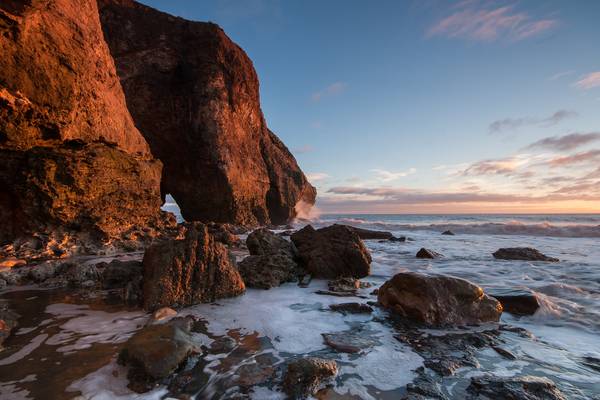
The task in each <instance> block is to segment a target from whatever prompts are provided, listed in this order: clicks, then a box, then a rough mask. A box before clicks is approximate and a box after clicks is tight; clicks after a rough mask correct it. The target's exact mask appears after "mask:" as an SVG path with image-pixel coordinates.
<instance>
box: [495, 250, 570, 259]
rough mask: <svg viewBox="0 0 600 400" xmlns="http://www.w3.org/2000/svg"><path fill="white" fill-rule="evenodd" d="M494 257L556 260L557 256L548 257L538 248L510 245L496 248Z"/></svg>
mask: <svg viewBox="0 0 600 400" xmlns="http://www.w3.org/2000/svg"><path fill="white" fill-rule="evenodd" d="M493 255H494V258H497V259H500V260H522V261H549V262H558V261H559V259H558V258H553V257H548V256H546V255H544V254H542V253H540V252H539V250H536V249H533V248H531V247H512V248H504V249H498V250H497V251H496V252H495V253H494V254H493Z"/></svg>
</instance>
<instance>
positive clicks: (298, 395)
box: [283, 357, 338, 399]
mask: <svg viewBox="0 0 600 400" xmlns="http://www.w3.org/2000/svg"><path fill="white" fill-rule="evenodd" d="M337 373H338V368H337V364H336V362H335V361H334V360H324V359H322V358H316V357H308V358H301V359H299V360H296V361H293V362H291V363H289V364H288V366H287V371H286V373H285V376H284V378H283V390H284V392H285V393H286V394H287V395H288V396H289V397H290V398H292V399H305V398H308V397H310V396H313V395H314V394H316V393H317V391H318V390H319V389H320V387H321V385H322V384H323V383H326V382H327V381H328V380H330V379H331V378H333V377H334V376H336V375H337Z"/></svg>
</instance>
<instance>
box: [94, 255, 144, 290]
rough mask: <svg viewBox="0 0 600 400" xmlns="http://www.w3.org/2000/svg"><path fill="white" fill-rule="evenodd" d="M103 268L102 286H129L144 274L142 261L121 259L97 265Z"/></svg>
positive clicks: (115, 287)
mask: <svg viewBox="0 0 600 400" xmlns="http://www.w3.org/2000/svg"><path fill="white" fill-rule="evenodd" d="M97 267H100V268H102V269H103V270H102V288H104V289H117V288H123V287H127V285H128V284H129V282H131V281H133V280H134V279H135V278H137V277H140V276H142V271H143V265H142V262H141V261H119V260H113V261H111V262H110V263H108V264H106V263H104V264H102V265H97Z"/></svg>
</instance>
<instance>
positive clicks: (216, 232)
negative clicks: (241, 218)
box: [207, 222, 240, 246]
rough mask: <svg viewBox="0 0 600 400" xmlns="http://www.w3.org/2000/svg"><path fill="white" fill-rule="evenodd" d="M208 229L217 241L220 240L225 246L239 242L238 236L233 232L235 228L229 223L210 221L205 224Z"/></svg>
mask: <svg viewBox="0 0 600 400" xmlns="http://www.w3.org/2000/svg"><path fill="white" fill-rule="evenodd" d="M207 226H208V231H209V232H210V234H211V235H213V237H214V238H215V240H216V241H217V242H221V243H223V244H224V245H227V246H236V245H238V244H240V238H239V237H238V236H237V235H236V234H235V233H234V232H236V231H237V229H236V228H235V227H234V226H232V225H231V224H219V223H216V222H210V223H208V224H207Z"/></svg>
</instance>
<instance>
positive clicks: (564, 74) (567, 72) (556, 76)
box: [548, 70, 575, 81]
mask: <svg viewBox="0 0 600 400" xmlns="http://www.w3.org/2000/svg"><path fill="white" fill-rule="evenodd" d="M574 73H575V70H569V71H563V72H558V73H556V74H554V75H552V76H551V77H550V78H548V80H549V81H555V80H557V79H560V78H564V77H565V76H569V75H572V74H574Z"/></svg>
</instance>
